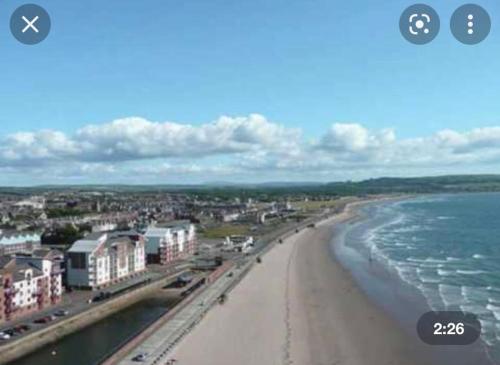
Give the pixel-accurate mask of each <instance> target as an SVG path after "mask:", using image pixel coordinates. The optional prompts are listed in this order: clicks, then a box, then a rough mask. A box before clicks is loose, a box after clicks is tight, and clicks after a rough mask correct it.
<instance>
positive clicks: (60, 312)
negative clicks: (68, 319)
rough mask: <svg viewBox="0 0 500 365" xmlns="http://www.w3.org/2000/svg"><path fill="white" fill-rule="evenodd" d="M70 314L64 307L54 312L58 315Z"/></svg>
mask: <svg viewBox="0 0 500 365" xmlns="http://www.w3.org/2000/svg"><path fill="white" fill-rule="evenodd" d="M68 314H69V312H68V311H67V310H64V309H61V310H58V311H57V312H54V315H55V316H56V317H65V316H67V315H68Z"/></svg>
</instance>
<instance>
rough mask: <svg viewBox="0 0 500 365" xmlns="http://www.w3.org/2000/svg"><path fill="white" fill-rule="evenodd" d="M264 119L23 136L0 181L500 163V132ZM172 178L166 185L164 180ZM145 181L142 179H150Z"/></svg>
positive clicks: (325, 175) (325, 174) (129, 124)
mask: <svg viewBox="0 0 500 365" xmlns="http://www.w3.org/2000/svg"><path fill="white" fill-rule="evenodd" d="M303 132H304V131H301V130H299V129H296V128H288V127H286V126H285V125H282V124H278V123H275V122H271V121H269V120H268V119H266V118H265V117H264V116H262V115H258V114H251V115H248V116H245V117H234V118H233V117H227V116H222V117H220V118H219V119H217V120H215V121H213V122H209V123H205V124H200V125H192V124H183V123H175V122H152V121H148V120H146V119H143V118H137V117H133V118H125V119H119V120H115V121H112V122H109V123H105V124H100V125H87V126H84V127H82V128H80V129H79V130H77V131H75V132H74V133H73V134H65V133H63V132H60V131H54V130H40V131H28V132H18V133H14V134H11V135H8V136H5V137H4V138H2V143H1V144H0V172H3V173H4V177H3V181H2V183H4V184H8V183H9V181H7V180H6V179H9V177H10V176H13V175H15V174H19V176H23V174H24V176H33V174H35V173H37V174H40V173H41V174H45V175H46V176H48V177H50V178H54V179H60V180H65V179H89V180H91V181H93V180H96V179H101V180H102V179H105V180H107V181H115V182H120V181H124V182H127V181H135V180H141V177H144V179H148V181H149V180H151V181H153V180H155V179H158V180H160V181H165V182H168V181H171V180H172V179H180V180H181V181H184V180H183V178H184V177H186V178H187V179H197V180H198V181H205V180H212V179H218V177H223V178H224V179H226V180H227V179H231V178H233V177H236V176H237V177H238V178H239V179H243V180H245V179H247V180H248V181H256V180H273V179H276V178H279V179H287V178H290V179H300V180H316V179H321V180H337V179H349V178H367V177H373V176H381V175H401V174H409V175H410V174H411V175H415V174H426V173H439V172H440V171H446V172H447V173H454V172H455V173H467V172H470V171H474V172H475V171H477V170H481V169H483V170H485V169H488V168H490V167H491V166H492V164H493V165H494V164H499V163H500V126H493V127H484V128H477V129H473V130H470V131H465V132H460V131H455V130H451V129H447V130H442V131H438V132H436V133H434V134H433V135H430V136H427V137H420V138H403V139H398V138H397V137H396V132H395V131H394V130H393V129H379V130H370V129H368V128H366V127H364V126H363V125H361V124H356V123H334V124H332V125H331V127H330V128H329V129H327V130H326V131H325V133H323V134H322V135H320V136H318V137H317V138H316V140H315V141H312V142H311V141H308V140H307V139H306V138H305V137H304V136H303ZM165 179H166V180H165ZM148 181H141V182H148Z"/></svg>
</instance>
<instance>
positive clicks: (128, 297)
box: [0, 270, 189, 365]
mask: <svg viewBox="0 0 500 365" xmlns="http://www.w3.org/2000/svg"><path fill="white" fill-rule="evenodd" d="M188 271H189V270H184V271H181V272H178V273H175V274H173V275H171V276H169V277H166V278H163V279H160V280H158V281H155V282H153V283H151V284H147V285H145V286H143V287H140V288H137V289H134V290H133V291H130V292H128V293H125V294H121V295H120V296H118V297H116V298H111V299H109V300H107V301H105V302H103V303H99V304H94V305H92V306H91V307H89V308H88V309H87V310H85V311H83V312H81V313H78V314H75V315H73V316H71V317H67V318H65V319H63V320H61V321H58V322H56V323H54V324H53V325H51V326H49V327H47V328H44V329H41V330H38V331H34V332H33V333H30V334H27V335H25V336H23V337H21V338H19V339H15V340H12V341H9V342H7V343H6V344H5V345H2V346H0V365H3V364H7V363H8V362H10V361H13V360H15V359H18V358H20V357H23V356H25V355H27V354H29V353H31V352H33V351H35V350H37V349H39V348H41V347H43V346H46V345H48V344H50V343H53V342H56V341H57V340H59V339H61V338H63V337H65V336H67V335H69V334H71V333H73V332H76V331H78V330H80V329H82V328H85V327H87V326H89V325H91V324H93V323H96V322H97V321H99V320H101V319H103V318H106V317H108V316H110V315H111V314H113V313H116V312H119V311H120V310H123V309H125V308H127V307H129V306H131V305H133V304H135V303H137V302H139V301H141V300H143V299H145V298H147V297H148V296H150V295H152V294H153V293H154V292H155V291H156V290H160V289H161V288H162V287H164V286H165V285H168V284H169V283H171V282H173V281H174V280H175V279H176V278H177V276H179V275H182V274H183V273H186V272H188Z"/></svg>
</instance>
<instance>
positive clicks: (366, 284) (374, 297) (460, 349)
mask: <svg viewBox="0 0 500 365" xmlns="http://www.w3.org/2000/svg"><path fill="white" fill-rule="evenodd" d="M409 198H411V197H409ZM406 199H408V198H406ZM406 199H404V200H406ZM397 201H401V200H400V199H398V200H397ZM397 201H379V202H370V203H368V204H365V205H363V206H360V207H357V208H356V209H355V210H356V211H357V212H356V214H355V215H356V216H357V218H354V219H352V221H351V222H349V223H348V224H340V225H337V229H336V234H334V236H333V237H332V241H331V244H330V254H331V259H332V260H333V261H336V262H337V263H339V264H340V265H341V266H342V267H343V268H344V269H345V270H347V271H348V273H349V275H350V276H351V278H352V280H354V282H355V284H356V285H357V287H358V288H359V289H360V290H361V291H362V292H363V294H364V295H365V296H366V297H367V299H368V300H369V301H370V302H371V303H372V304H373V305H375V306H378V307H379V308H380V309H381V310H382V311H383V312H384V314H385V315H386V316H388V317H389V318H390V319H391V320H393V321H395V322H396V324H397V326H398V327H399V328H400V329H403V331H404V333H405V334H406V335H407V336H408V337H409V340H410V341H411V342H412V343H413V345H414V346H415V347H416V348H418V349H419V351H418V353H419V357H420V358H421V357H422V356H423V354H425V355H426V358H427V359H428V360H426V362H425V363H426V364H427V363H428V364H431V363H439V364H453V365H468V364H475V365H491V364H494V361H493V360H492V359H491V358H490V357H489V355H488V353H487V351H486V344H485V343H483V341H482V340H481V339H480V340H479V341H477V342H476V343H474V344H471V345H467V346H428V345H424V344H423V343H422V342H421V341H420V339H418V337H417V334H416V329H415V326H416V323H417V321H418V319H419V318H420V316H421V315H422V314H424V313H426V312H428V311H430V310H431V308H430V307H429V304H428V302H427V299H426V298H425V297H424V295H423V294H422V292H420V291H419V290H418V289H416V288H415V287H413V286H411V285H409V284H408V283H407V282H404V281H403V280H402V279H401V278H400V277H399V275H397V274H396V273H395V272H392V271H390V270H389V268H388V267H387V266H385V265H384V264H382V263H381V262H379V261H377V260H371V259H370V258H369V255H368V254H367V252H368V251H367V250H365V249H364V248H363V249H360V248H353V247H348V244H347V243H346V239H345V235H346V232H348V231H349V230H350V229H351V228H352V226H355V225H357V224H363V223H366V222H369V221H374V220H375V219H377V218H378V216H377V215H370V214H368V215H367V214H364V216H363V214H360V211H361V210H362V209H364V208H368V205H369V204H386V203H393V202H397ZM376 226H378V224H376V225H375V227H376ZM364 230H366V227H365V228H364ZM356 237H357V236H356ZM352 239H353V238H352V237H351V238H350V240H347V241H348V242H350V241H352ZM356 241H357V240H356ZM356 246H358V244H357V243H356ZM359 246H364V244H360V245H359Z"/></svg>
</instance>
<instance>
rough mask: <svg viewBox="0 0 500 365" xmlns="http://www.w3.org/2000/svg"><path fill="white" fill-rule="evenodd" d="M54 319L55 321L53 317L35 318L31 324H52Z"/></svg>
mask: <svg viewBox="0 0 500 365" xmlns="http://www.w3.org/2000/svg"><path fill="white" fill-rule="evenodd" d="M54 319H55V317H54V316H45V317H41V318H37V319H35V320H34V321H33V322H34V323H38V324H44V323H49V322H52V321H53V320H54Z"/></svg>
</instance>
